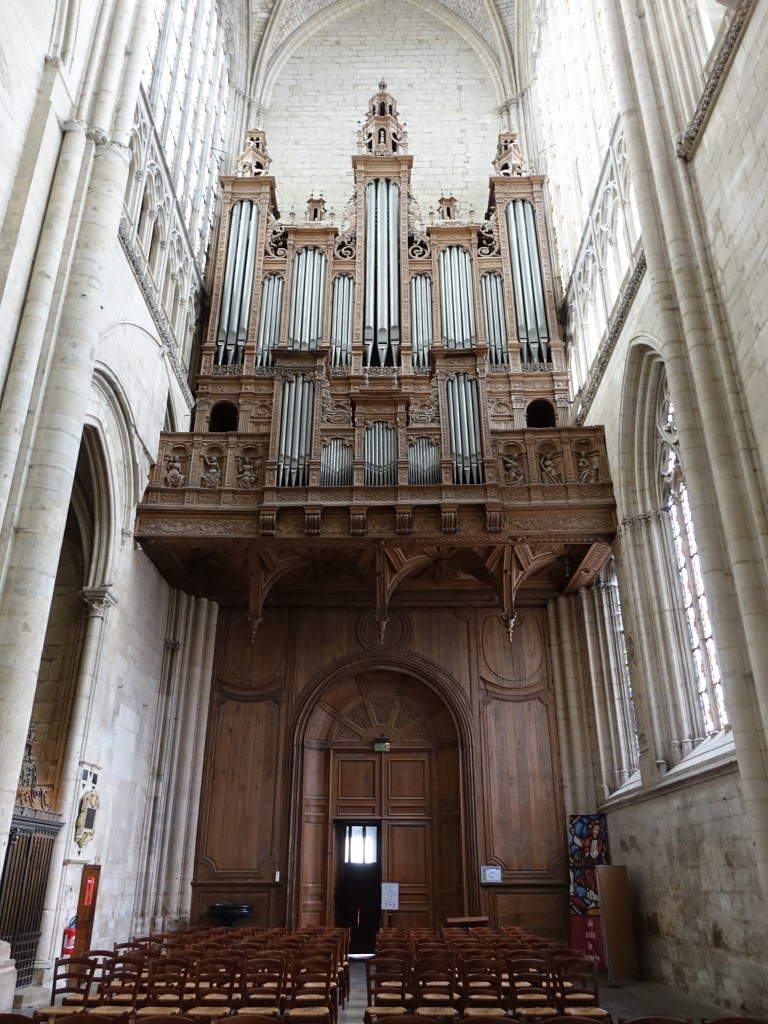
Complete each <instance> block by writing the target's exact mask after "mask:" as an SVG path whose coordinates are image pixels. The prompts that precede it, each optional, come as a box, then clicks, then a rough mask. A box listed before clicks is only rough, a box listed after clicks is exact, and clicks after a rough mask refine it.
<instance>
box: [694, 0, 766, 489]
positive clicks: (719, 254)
mask: <svg viewBox="0 0 768 1024" xmlns="http://www.w3.org/2000/svg"><path fill="white" fill-rule="evenodd" d="M753 6H754V10H753V14H752V16H751V19H750V22H749V24H748V26H747V29H746V34H745V36H744V39H743V41H742V43H741V45H740V46H739V47H738V49H737V51H736V53H735V55H734V59H733V64H732V66H731V67H730V69H729V71H728V75H727V77H726V78H725V81H724V83H723V86H722V89H721V92H720V93H719V95H718V97H717V102H716V104H715V105H714V108H713V110H712V113H711V116H710V118H709V121H708V123H707V125H706V127H705V128H704V130H703V132H702V134H701V137H700V140H699V144H698V147H697V149H696V150H695V152H694V154H693V157H692V160H691V163H690V170H691V175H692V178H693V181H694V183H695V187H696V189H697V191H698V192H699V194H700V196H701V208H702V214H703V215H702V224H701V228H702V236H703V239H704V241H705V242H706V243H707V244H708V245H709V251H710V253H711V260H712V270H713V273H714V280H715V283H716V285H717V288H718V293H719V295H720V297H721V300H722V306H721V310H722V313H723V315H724V329H725V334H726V337H727V339H728V341H729V343H730V345H732V347H733V357H732V359H731V361H730V367H732V370H731V371H730V372H732V373H734V374H735V380H734V386H735V387H736V388H737V389H738V391H739V392H740V393H741V395H742V396H743V397H742V399H741V401H742V402H743V406H744V408H745V409H746V410H747V411H748V412H747V415H748V417H749V419H750V420H751V423H752V435H751V437H750V438H749V443H750V444H753V445H754V446H755V448H756V450H757V452H756V458H755V468H756V469H757V471H758V472H761V475H762V479H761V481H760V482H761V486H762V487H763V488H765V487H766V484H767V483H768V481H767V480H766V467H767V466H768V407H766V402H765V389H766V381H767V380H768V311H767V310H766V298H765V297H766V294H767V293H768V192H767V191H766V188H765V166H766V160H767V159H768V113H766V106H765V96H766V94H767V93H768V61H767V60H766V55H768V11H766V9H765V6H764V5H761V4H755V5H753ZM726 365H727V364H726ZM725 372H728V370H725ZM745 440H747V439H745ZM763 493H765V491H763Z"/></svg>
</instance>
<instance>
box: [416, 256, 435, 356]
mask: <svg viewBox="0 0 768 1024" xmlns="http://www.w3.org/2000/svg"><path fill="white" fill-rule="evenodd" d="M431 348H432V278H431V277H429V276H428V275H427V274H416V275H415V276H414V277H412V278H411V357H412V359H413V365H414V366H418V367H426V366H428V365H429V350H430V349H431Z"/></svg>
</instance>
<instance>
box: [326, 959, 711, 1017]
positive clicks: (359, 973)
mask: <svg viewBox="0 0 768 1024" xmlns="http://www.w3.org/2000/svg"><path fill="white" fill-rule="evenodd" d="M351 975H352V977H351V985H352V994H351V997H350V999H349V1002H348V1003H347V1005H346V1007H345V1008H344V1009H343V1010H342V1011H341V1013H340V1014H339V1024H361V1022H362V1019H363V1013H364V1012H365V1004H366V1000H365V965H364V963H363V961H362V960H353V961H352V966H351ZM600 1002H601V1003H602V1005H603V1006H604V1007H605V1009H606V1010H608V1011H609V1012H610V1014H611V1016H612V1017H613V1019H614V1021H616V1020H632V1018H634V1017H648V1016H661V1017H678V1018H681V1019H683V1020H689V1019H690V1020H693V1021H695V1022H696V1024H699V1022H700V1021H701V1019H702V1018H716V1017H722V1016H725V1015H726V1013H727V1011H725V1010H723V1009H721V1008H720V1007H717V1006H713V1005H712V1004H711V1003H704V1002H702V1001H701V1000H700V999H694V998H693V997H691V996H689V995H685V994H684V993H682V992H676V991H675V990H674V989H671V988H667V987H666V986H665V985H660V984H658V983H657V982H654V981H634V980H631V979H628V980H626V981H625V980H622V981H621V982H620V983H617V984H616V985H609V984H608V982H607V980H606V981H604V982H603V983H602V985H601V987H600Z"/></svg>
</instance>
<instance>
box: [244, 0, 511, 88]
mask: <svg viewBox="0 0 768 1024" xmlns="http://www.w3.org/2000/svg"><path fill="white" fill-rule="evenodd" d="M345 2H349V0H250V14H251V17H250V22H251V67H252V69H253V70H254V71H255V75H254V78H253V84H254V85H255V86H256V91H257V95H255V96H253V97H252V98H253V99H254V100H256V101H257V102H258V100H259V99H260V97H259V96H258V90H259V82H260V79H261V76H260V74H259V69H260V68H261V69H264V68H266V67H268V66H269V64H270V63H271V62H272V61H273V60H274V59H275V58H276V57H277V56H278V55H279V54H280V52H281V50H283V49H284V48H285V46H286V45H290V42H289V41H290V40H291V38H292V37H294V38H295V34H296V33H301V31H302V30H303V29H304V28H305V26H306V25H307V23H308V22H309V21H311V20H312V19H313V18H317V16H318V15H326V16H330V17H332V16H333V14H334V11H333V8H334V7H338V8H339V9H341V7H342V5H343V4H344V3H345ZM369 2H371V4H372V5H373V6H375V0H369ZM410 2H411V3H415V4H416V5H417V6H418V5H419V4H420V3H421V4H423V5H424V7H425V8H427V9H429V10H432V11H435V9H436V8H444V14H445V15H446V17H448V18H450V20H451V21H452V22H453V23H454V24H455V26H456V28H457V30H458V31H461V29H462V27H464V29H465V30H466V31H467V32H468V35H470V36H474V37H479V38H480V39H481V40H482V41H483V43H484V44H485V46H486V47H487V49H488V51H489V52H490V53H491V54H492V55H493V57H494V58H495V60H496V62H497V63H498V66H499V69H500V72H501V76H502V78H504V79H505V80H506V81H507V82H508V83H509V84H510V86H511V84H512V83H513V82H514V80H515V77H516V76H515V75H514V72H513V69H512V58H511V55H512V54H513V53H514V41H515V19H516V17H519V14H518V10H517V8H518V7H519V6H526V4H525V2H523V3H521V0H410ZM382 29H385V26H381V25H377V26H375V31H372V36H371V38H372V45H375V35H376V32H379V31H381V30H382ZM436 70H437V72H438V73H445V69H444V68H440V69H436Z"/></svg>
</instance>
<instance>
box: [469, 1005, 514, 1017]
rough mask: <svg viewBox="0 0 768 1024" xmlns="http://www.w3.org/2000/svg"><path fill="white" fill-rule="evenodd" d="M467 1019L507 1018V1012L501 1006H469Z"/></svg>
mask: <svg viewBox="0 0 768 1024" xmlns="http://www.w3.org/2000/svg"><path fill="white" fill-rule="evenodd" d="M464 1016H465V1017H506V1016H507V1011H506V1010H505V1009H504V1008H503V1007H501V1006H467V1007H465V1009H464Z"/></svg>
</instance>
